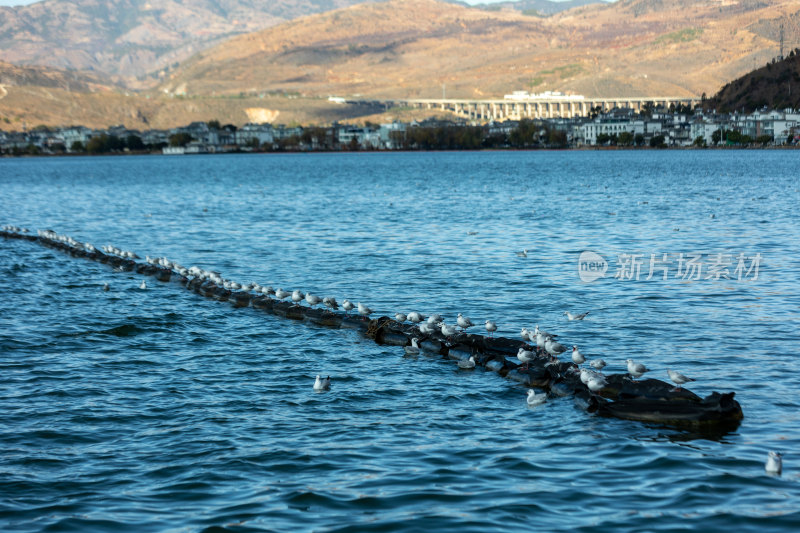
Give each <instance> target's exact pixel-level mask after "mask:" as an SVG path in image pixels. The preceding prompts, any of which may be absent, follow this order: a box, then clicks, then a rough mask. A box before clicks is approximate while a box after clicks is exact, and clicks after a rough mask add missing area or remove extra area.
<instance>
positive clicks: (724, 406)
mask: <svg viewBox="0 0 800 533" xmlns="http://www.w3.org/2000/svg"><path fill="white" fill-rule="evenodd" d="M0 237H3V238H5V239H20V240H27V241H31V242H37V243H39V244H41V245H43V246H46V247H48V248H53V249H56V250H60V251H62V252H65V253H67V254H69V255H71V256H73V257H82V258H85V259H90V260H93V261H97V262H99V263H103V264H107V265H109V266H111V267H113V268H115V269H117V270H120V271H127V272H136V273H137V274H142V275H145V276H151V277H154V278H155V279H156V280H158V281H161V282H169V281H177V282H178V283H180V284H181V285H182V286H184V287H185V288H186V289H188V290H190V291H192V292H194V293H197V294H199V295H201V296H204V297H206V298H210V299H213V300H217V301H220V302H230V303H231V304H232V305H233V306H234V307H237V308H238V307H252V308H253V309H257V310H261V311H264V312H267V313H271V314H273V315H277V316H280V317H283V318H287V319H290V320H304V321H308V322H310V323H312V324H316V325H319V326H325V327H331V328H349V329H354V330H357V331H359V332H361V333H362V334H363V335H364V336H366V337H367V338H369V339H372V340H374V341H375V342H376V343H378V344H385V345H393V346H410V345H411V339H412V338H415V337H416V338H418V339H419V340H420V342H419V347H420V349H421V350H422V351H424V352H426V353H432V354H438V355H441V356H442V357H444V358H447V359H450V360H454V361H466V360H468V359H469V358H470V357H474V361H475V363H476V366H480V367H483V368H485V369H486V370H490V371H493V372H496V373H497V374H499V375H500V376H503V377H506V378H508V379H511V380H513V381H515V382H518V383H521V384H522V385H525V386H528V387H537V388H542V389H545V390H547V391H549V392H550V393H551V394H553V395H556V396H573V397H574V398H575V400H576V403H577V404H578V405H580V406H581V407H582V408H583V409H585V410H586V411H588V412H590V413H596V414H597V415H599V416H605V417H613V418H620V419H626V420H636V421H641V422H648V423H656V424H663V425H668V426H674V427H679V428H688V429H692V430H696V431H701V432H703V431H709V432H719V431H731V430H733V429H735V428H736V427H738V425H739V424H740V422H741V420H742V419H743V417H744V415H743V413H742V408H741V406H740V405H739V402H737V401H736V400H735V399H734V395H735V393H734V392H727V393H719V392H712V393H711V394H709V395H708V396H706V397H705V398H701V397H700V396H698V395H696V394H695V393H693V392H691V391H689V390H687V389H684V388H677V389H676V388H675V387H673V386H672V385H671V384H669V383H666V382H664V381H661V380H658V379H643V380H632V379H630V378H629V377H628V375H627V374H611V375H607V376H605V379H606V383H605V386H604V387H603V388H602V389H600V390H599V391H597V392H592V391H591V390H589V388H588V387H587V386H586V385H585V384H584V383H583V382H582V381H581V379H580V373H579V372H578V370H577V366H576V365H575V364H573V363H568V362H563V361H557V360H555V361H554V360H553V359H552V358H551V357H550V356H549V355H547V354H546V353H545V352H543V351H542V350H540V349H538V348H537V347H536V346H530V345H528V344H525V343H523V342H522V341H519V340H516V339H509V338H505V337H487V336H483V335H477V334H471V333H462V332H459V333H456V334H455V335H453V336H451V337H445V336H444V335H442V334H441V333H439V332H438V331H437V332H434V333H432V334H423V333H421V332H420V330H419V328H418V327H417V326H415V325H412V324H406V323H400V322H397V321H396V320H394V319H391V318H389V317H385V316H382V317H380V318H376V319H371V320H369V321H367V320H365V319H362V318H357V317H354V316H350V315H348V314H346V313H341V312H335V311H330V310H322V309H314V308H311V307H303V306H301V305H298V304H293V303H288V302H284V301H281V300H276V299H273V298H270V297H269V296H268V295H253V294H251V293H249V292H244V291H236V290H230V289H226V288H225V287H223V286H221V285H220V284H218V283H216V282H214V281H212V280H210V279H204V278H202V277H198V276H194V277H193V276H186V275H184V274H185V273H186V272H187V271H186V269H184V268H181V272H182V273H181V272H176V271H173V270H172V269H171V268H167V267H163V266H159V265H155V264H150V263H147V262H144V263H142V262H137V261H135V260H134V258H138V256H135V255H134V254H132V253H130V252H126V253H124V254H123V255H126V256H125V257H120V256H118V255H113V254H111V253H104V252H101V251H100V250H98V249H96V248H95V247H94V246H92V245H90V244H84V243H79V242H77V241H75V240H74V239H72V238H69V237H65V236H58V235H56V234H55V233H54V232H51V231H45V232H40V235H38V236H37V235H31V234H30V233H29V232H28V231H27V230H24V229H22V228H16V227H13V226H5V227H4V229H3V230H2V231H0ZM520 347H524V348H525V349H526V350H530V351H532V352H533V353H534V358H533V359H534V360H533V361H531V362H530V363H529V364H528V365H527V368H523V366H522V365H521V364H515V363H513V362H511V361H509V360H508V357H516V355H517V351H518V350H519V348H520Z"/></svg>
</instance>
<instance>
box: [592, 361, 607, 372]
mask: <svg viewBox="0 0 800 533" xmlns="http://www.w3.org/2000/svg"><path fill="white" fill-rule="evenodd" d="M589 364H590V365H591V367H592V368H594V369H595V370H603V367H605V366H606V362H605V361H603V360H602V359H594V360H592V361H589Z"/></svg>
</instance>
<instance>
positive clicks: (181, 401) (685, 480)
mask: <svg viewBox="0 0 800 533" xmlns="http://www.w3.org/2000/svg"><path fill="white" fill-rule="evenodd" d="M797 162H798V156H797V154H796V153H794V152H790V151H666V152H652V151H633V152H624V151H619V152H514V153H446V154H443V153H426V154H308V155H253V156H247V155H237V156H208V157H205V156H198V157H174V158H163V157H108V158H53V159H13V160H12V159H2V160H0V186H2V194H0V223H3V224H6V223H10V224H16V225H20V226H28V227H30V228H32V229H44V228H50V229H53V230H56V231H58V232H59V233H65V234H68V235H71V236H73V237H75V238H77V239H80V240H84V241H89V242H92V243H94V244H95V245H98V246H99V245H102V244H107V243H109V244H113V245H115V246H119V247H121V248H125V249H130V250H133V251H135V252H137V253H139V254H140V255H142V256H144V254H149V255H154V256H155V255H159V256H160V255H166V256H168V257H170V258H171V259H174V260H177V261H179V262H181V263H182V264H185V265H187V266H188V265H191V264H198V265H200V266H203V267H206V268H216V269H218V270H220V271H221V272H222V273H223V274H224V275H225V276H227V277H229V278H233V279H236V280H239V281H242V282H245V281H250V280H254V281H259V282H261V283H265V284H266V283H269V284H274V285H275V286H276V287H277V286H281V287H283V288H287V289H294V288H300V289H303V290H305V291H311V292H313V293H315V294H319V295H323V296H324V295H332V296H336V297H337V298H338V299H339V300H340V301H341V300H342V299H343V298H345V297H346V298H350V299H351V300H353V301H362V302H365V303H368V304H369V305H370V306H371V307H373V308H374V309H376V310H377V311H378V313H380V314H389V313H393V312H395V311H397V310H402V311H410V310H419V311H422V312H424V313H428V312H433V311H438V312H441V313H442V314H444V315H445V318H447V319H449V320H450V321H453V320H454V318H455V314H456V313H457V312H463V313H465V314H466V315H468V316H470V317H472V319H473V321H474V322H478V321H479V319H480V320H481V321H482V320H484V319H486V318H491V319H495V320H497V322H498V326H499V328H500V331H499V333H502V334H505V335H508V336H515V335H516V334H517V333H518V331H519V329H520V328H521V327H523V326H528V327H533V325H534V324H536V323H538V324H539V325H540V326H542V327H543V328H546V329H547V330H549V331H555V332H558V333H560V334H561V336H562V338H563V339H564V341H565V343H570V344H572V343H576V344H578V345H579V346H581V351H583V352H584V353H586V354H587V355H589V356H591V357H596V356H602V357H604V358H605V359H606V360H607V361H608V362H609V367H608V368H607V370H610V371H611V372H615V371H622V369H623V361H624V360H625V359H626V358H628V357H633V358H635V359H637V360H641V361H642V362H644V363H645V364H647V365H648V366H649V367H650V368H652V369H653V370H652V371H651V373H650V374H649V375H650V376H652V377H656V378H659V379H666V378H667V376H666V368H668V367H669V368H675V369H678V370H680V371H682V372H683V373H685V374H687V375H689V376H692V377H694V378H696V379H697V382H696V383H692V384H691V387H690V388H691V389H692V390H694V391H695V392H697V393H698V394H701V395H706V394H708V393H710V392H711V391H713V390H718V391H723V392H724V391H730V390H733V391H736V394H737V399H738V400H739V401H740V403H741V404H742V408H743V410H744V414H745V419H744V421H743V423H742V424H741V426H740V427H739V428H738V430H736V431H735V432H731V433H727V434H724V435H714V436H709V435H697V434H692V433H687V432H682V431H677V430H673V429H669V428H662V427H653V426H649V425H646V424H641V423H637V422H628V421H622V420H613V419H603V418H597V417H595V416H593V415H590V414H587V413H584V412H583V411H582V410H581V409H580V408H579V407H578V406H577V405H576V404H575V403H574V402H573V400H571V399H569V398H550V399H549V401H548V402H547V403H546V404H544V405H542V406H540V407H537V408H534V409H529V408H528V407H527V405H526V403H525V390H524V388H522V387H520V386H518V385H515V384H514V383H513V382H510V381H508V380H505V379H503V378H501V377H499V376H498V375H496V374H494V373H491V372H485V371H483V370H477V371H472V372H470V371H460V370H458V369H457V368H456V366H455V364H454V363H452V361H444V360H441V359H439V358H435V357H429V356H425V355H422V356H419V357H416V358H408V357H403V352H402V350H401V349H399V348H397V347H390V346H378V345H376V344H374V343H372V342H371V341H367V340H365V339H363V338H362V337H360V336H359V334H358V333H356V332H354V331H351V330H331V329H325V328H320V327H315V326H311V325H308V324H305V323H296V322H293V321H288V320H285V319H281V318H278V317H275V316H272V315H267V314H264V313H262V312H259V311H256V310H253V309H233V308H232V307H231V306H230V305H229V304H227V303H219V302H215V301H209V300H206V299H203V298H201V297H199V296H197V295H195V294H192V293H189V292H188V291H185V290H183V289H181V288H180V287H179V286H178V285H176V284H172V283H170V284H161V283H157V282H155V281H149V283H150V287H149V288H148V290H146V291H141V290H139V289H138V288H137V287H138V285H139V282H140V281H141V277H140V276H137V275H136V274H133V273H118V272H113V271H112V270H111V269H109V268H108V267H106V266H104V265H100V264H95V263H93V262H90V261H85V260H82V259H74V258H70V257H68V256H66V255H64V254H61V253H59V252H57V251H53V250H49V249H46V248H43V247H41V246H39V245H37V244H35V243H29V242H21V241H5V240H0V247H1V248H2V254H0V296H2V298H0V325H1V327H0V402H1V405H2V413H3V414H2V424H0V473H1V475H0V530H2V531H42V530H46V531H93V530H94V531H112V530H113V531H122V530H128V531H137V532H138V531H200V530H206V529H207V530H209V531H213V530H223V529H224V530H228V531H255V530H267V531H297V530H314V531H348V530H349V531H433V530H443V531H444V530H449V531H480V532H484V531H488V530H495V531H512V530H513V531H517V530H520V529H522V528H525V529H526V530H530V529H532V530H541V529H544V530H550V531H556V530H562V531H567V530H570V531H572V530H579V531H672V530H676V529H682V528H695V529H703V530H722V529H723V528H726V529H727V528H735V530H736V531H763V530H765V528H766V530H770V531H771V530H786V531H796V530H797V528H798V525H800V512H799V511H798V510H799V509H800V485H799V482H800V460H798V456H797V450H798V445H800V429H798V422H799V421H800V410H799V409H798V407H800V399H798V385H797V380H796V379H794V376H795V375H796V367H795V364H796V362H797V360H798V340H800V339H799V337H800V335H798V319H799V318H800V312H799V311H798V310H799V309H800V296H798V287H800V275H798V272H799V271H800V259H799V258H800V250H799V249H798V243H800V225H799V224H798V217H797V215H796V206H797V205H798V203H799V202H800V193H799V192H798V188H799V187H800V185H799V184H798V180H797ZM522 249H528V250H529V253H528V257H527V258H522V257H518V256H517V254H516V253H515V252H517V251H520V250H522ZM587 250H591V251H594V252H596V253H598V254H600V255H601V256H602V257H604V258H605V259H606V260H607V261H608V263H609V271H608V273H607V277H606V278H604V279H600V280H598V281H595V282H593V283H582V282H581V281H580V279H579V276H578V266H577V264H578V257H579V254H580V253H581V252H583V251H587ZM695 252H699V253H701V254H703V256H702V257H703V258H704V261H706V265H707V264H708V257H709V255H708V254H711V255H712V256H713V255H715V254H718V253H723V254H729V255H731V256H734V257H735V256H738V254H740V253H742V254H744V255H745V256H746V257H748V258H752V257H754V256H755V255H756V254H761V258H762V260H761V262H760V264H759V272H758V278H757V279H753V278H754V277H755V276H754V275H753V272H751V275H750V276H749V277H747V279H742V280H738V279H736V276H732V277H733V279H729V280H726V279H719V280H715V279H708V280H704V279H700V280H691V281H689V280H682V279H676V278H675V270H676V267H675V265H672V267H671V270H670V271H669V279H667V280H666V281H665V280H662V279H660V272H659V273H658V274H657V275H655V276H654V277H653V278H652V279H649V280H647V279H646V278H647V274H648V268H649V266H648V262H649V258H650V254H658V256H659V257H660V254H662V253H669V254H672V255H671V256H670V257H672V258H675V257H677V256H678V254H681V253H683V254H691V253H695ZM620 254H643V257H644V261H645V263H644V267H643V270H642V273H641V276H640V279H639V280H638V281H637V280H635V279H632V280H627V281H625V280H620V279H614V278H612V277H611V276H613V274H614V272H615V270H616V268H617V266H618V265H619V264H620V263H619V261H618V260H619V259H620ZM751 263H752V261H751V262H750V263H749V264H751ZM734 266H735V264H734ZM734 266H731V269H730V271H731V273H733V268H734ZM104 282H108V283H109V284H110V285H111V291H109V292H103V291H102V290H100V288H101V287H102V285H103V283H104ZM565 310H571V311H573V312H582V311H586V310H590V311H591V314H590V315H589V318H588V319H587V320H586V321H584V322H568V321H566V319H565V317H564V316H563V312H564V311H565ZM318 373H321V374H323V375H324V374H330V375H331V377H332V381H333V387H332V390H331V391H330V392H328V393H322V394H317V393H314V392H313V391H312V388H311V385H312V383H313V378H314V375H316V374H318ZM769 450H781V451H783V452H784V453H785V457H784V473H783V476H781V477H774V476H769V475H767V474H765V472H764V461H765V459H766V455H767V451H769Z"/></svg>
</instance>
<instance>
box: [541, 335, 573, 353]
mask: <svg viewBox="0 0 800 533" xmlns="http://www.w3.org/2000/svg"><path fill="white" fill-rule="evenodd" d="M544 349H545V351H546V352H547V353H549V354H550V355H552V356H554V357H555V356H557V355H559V354H562V353H564V352H566V351H567V349H566V348H565V347H564V345H563V344H560V343H558V342H556V341H554V340H553V339H552V338H551V337H547V339H545V341H544Z"/></svg>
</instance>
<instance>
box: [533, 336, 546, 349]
mask: <svg viewBox="0 0 800 533" xmlns="http://www.w3.org/2000/svg"><path fill="white" fill-rule="evenodd" d="M534 337H535V338H536V346H538V347H539V348H540V349H542V350H544V344H545V342H546V341H547V337H545V336H544V335H542V334H541V333H537V334H536V335H535V336H534Z"/></svg>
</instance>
